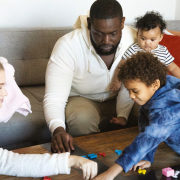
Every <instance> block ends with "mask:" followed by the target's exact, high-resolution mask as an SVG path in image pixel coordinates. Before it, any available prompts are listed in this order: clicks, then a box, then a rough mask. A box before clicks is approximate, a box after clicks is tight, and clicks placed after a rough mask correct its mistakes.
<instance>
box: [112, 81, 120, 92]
mask: <svg viewBox="0 0 180 180" xmlns="http://www.w3.org/2000/svg"><path fill="white" fill-rule="evenodd" d="M120 87H121V82H117V81H114V82H113V85H112V86H111V87H110V91H111V93H113V92H117V91H118V90H119V89H120Z"/></svg>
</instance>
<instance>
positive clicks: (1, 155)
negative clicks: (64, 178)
mask: <svg viewBox="0 0 180 180" xmlns="http://www.w3.org/2000/svg"><path fill="white" fill-rule="evenodd" d="M68 157H69V153H68V152H66V153H61V154H53V155H50V154H48V153H46V154H18V153H13V152H11V151H7V150H4V149H2V148H0V174H1V175H9V176H19V177H44V176H51V175H57V174H69V173H70V170H71V169H70V168H68Z"/></svg>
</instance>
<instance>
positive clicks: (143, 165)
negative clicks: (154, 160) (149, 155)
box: [130, 160, 151, 171]
mask: <svg viewBox="0 0 180 180" xmlns="http://www.w3.org/2000/svg"><path fill="white" fill-rule="evenodd" d="M138 166H139V168H140V169H144V168H149V167H150V166H151V162H149V161H143V160H141V161H139V162H138V163H137V164H136V165H134V166H133V167H132V168H131V169H130V170H132V169H133V171H135V170H136V168H137V167H138Z"/></svg>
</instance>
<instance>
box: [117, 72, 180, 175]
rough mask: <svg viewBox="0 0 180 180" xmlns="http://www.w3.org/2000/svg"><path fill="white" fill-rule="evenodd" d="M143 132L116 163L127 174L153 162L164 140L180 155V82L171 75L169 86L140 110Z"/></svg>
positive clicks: (140, 124)
mask: <svg viewBox="0 0 180 180" xmlns="http://www.w3.org/2000/svg"><path fill="white" fill-rule="evenodd" d="M139 131H140V133H139V135H138V136H137V137H136V138H135V140H134V141H133V142H132V144H131V145H129V146H128V147H126V148H125V149H124V151H123V153H122V154H121V155H120V157H119V158H118V159H117V160H116V163H118V164H119V165H120V166H122V168H123V169H124V171H125V172H128V171H129V169H130V168H131V167H132V166H133V165H135V164H137V163H138V162H139V161H141V160H147V161H150V162H151V163H152V162H153V160H154V153H155V151H156V149H157V147H158V145H159V144H160V143H161V142H163V141H164V142H165V143H166V144H167V145H168V146H170V147H171V148H172V149H173V150H174V151H176V152H177V153H178V154H180V79H178V78H175V77H173V76H169V75H168V76H167V82H166V85H165V86H164V87H162V88H160V89H159V90H157V91H156V92H155V94H154V95H153V96H152V98H151V99H150V100H149V101H148V102H147V103H146V104H144V105H143V106H141V107H140V110H139Z"/></svg>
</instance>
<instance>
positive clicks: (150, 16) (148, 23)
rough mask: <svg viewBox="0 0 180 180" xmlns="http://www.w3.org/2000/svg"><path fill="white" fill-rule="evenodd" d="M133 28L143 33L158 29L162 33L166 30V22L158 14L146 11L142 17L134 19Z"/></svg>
mask: <svg viewBox="0 0 180 180" xmlns="http://www.w3.org/2000/svg"><path fill="white" fill-rule="evenodd" d="M135 27H136V28H137V29H141V30H145V31H149V30H151V29H154V28H156V27H159V28H160V30H161V33H163V30H164V29H166V22H165V21H164V20H163V17H162V16H161V15H160V14H159V12H154V11H148V12H146V14H145V15H144V16H140V17H137V18H136V19H135Z"/></svg>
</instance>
